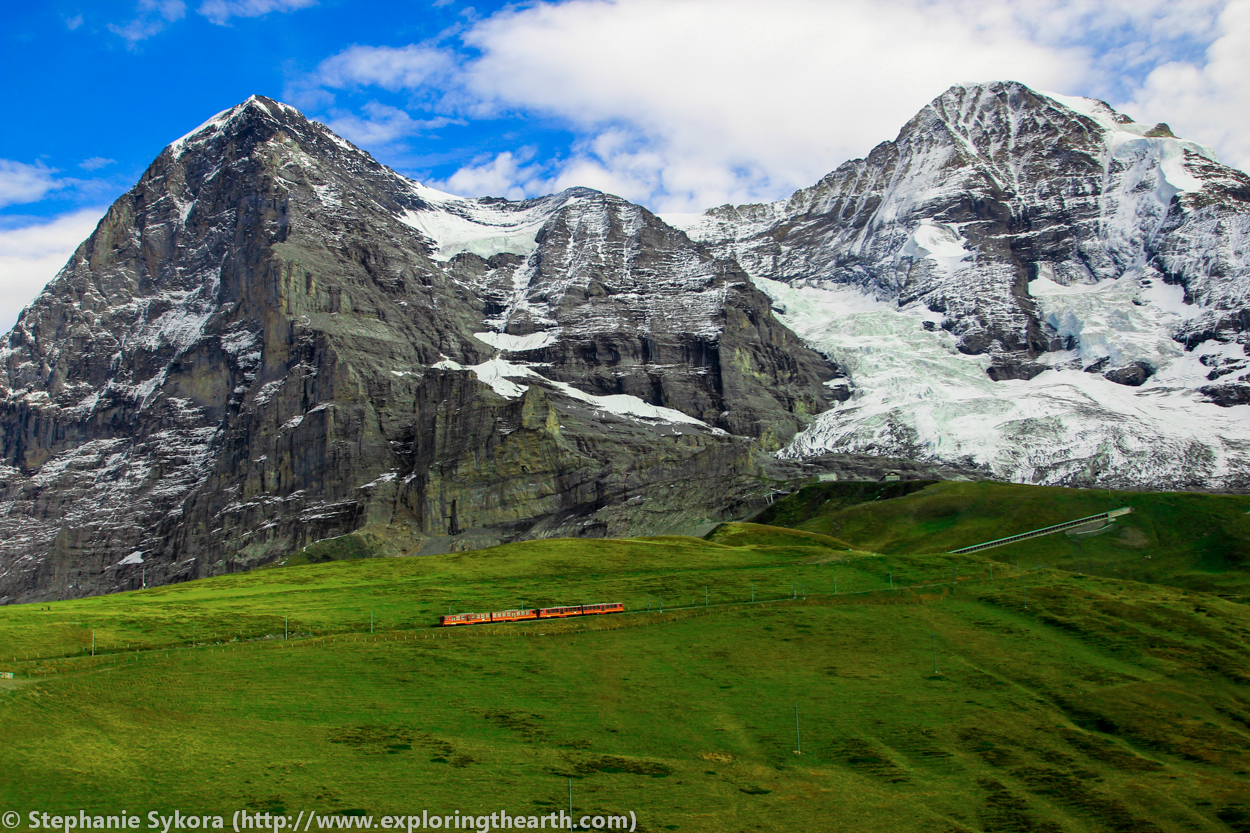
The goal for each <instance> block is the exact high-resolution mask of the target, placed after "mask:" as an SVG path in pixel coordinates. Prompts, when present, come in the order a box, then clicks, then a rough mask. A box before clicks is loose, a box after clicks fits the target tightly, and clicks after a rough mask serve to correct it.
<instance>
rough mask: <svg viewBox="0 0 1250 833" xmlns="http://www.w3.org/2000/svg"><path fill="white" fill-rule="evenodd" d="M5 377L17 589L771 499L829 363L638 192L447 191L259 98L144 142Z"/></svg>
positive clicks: (620, 527) (67, 587)
mask: <svg viewBox="0 0 1250 833" xmlns="http://www.w3.org/2000/svg"><path fill="white" fill-rule="evenodd" d="M0 368H2V369H0V464H2V465H0V490H3V495H4V498H3V499H4V501H5V502H6V503H5V505H6V512H5V513H4V515H3V519H0V527H2V528H3V533H4V534H3V538H4V544H3V545H0V596H2V597H3V598H4V599H6V600H9V601H13V600H24V599H35V598H47V597H67V596H77V595H83V594H89V593H98V592H107V591H111V590H118V589H125V588H130V587H135V586H137V585H138V584H140V583H141V582H143V581H146V582H147V583H148V584H157V583H163V582H169V581H176V580H181V579H184V578H191V577H196V576H204V575H212V574H217V573H222V572H229V571H233V570H239V569H247V568H249V567H252V566H255V565H258V564H264V563H269V562H272V561H274V560H275V559H278V558H281V557H283V556H285V555H288V554H289V553H291V552H292V551H293V550H296V549H298V548H299V547H301V546H303V545H305V544H308V543H310V542H313V541H318V540H322V539H326V538H332V537H335V536H339V535H343V534H345V533H348V532H353V531H361V532H362V534H363V535H365V536H366V537H367V538H368V539H369V540H370V541H372V544H371V546H374V547H375V548H376V550H377V551H378V552H389V553H406V552H435V551H442V550H446V549H449V548H463V547H468V546H480V545H486V544H491V543H498V542H502V541H507V540H513V539H516V538H519V537H525V536H533V535H557V534H563V535H604V534H634V533H640V532H651V531H657V530H664V529H686V528H693V527H692V525H693V526H697V525H698V524H699V523H703V522H707V521H708V520H715V519H717V518H719V517H722V516H723V515H724V513H725V512H726V511H730V510H729V507H731V506H733V505H735V504H736V503H737V502H740V501H741V500H747V499H749V498H748V495H749V494H754V493H757V492H759V487H758V486H757V485H756V483H757V480H756V477H757V475H758V472H759V470H760V465H761V457H760V455H761V454H762V453H763V451H765V450H769V449H775V448H779V447H780V446H781V445H783V444H784V443H785V442H787V441H789V439H791V438H792V437H793V435H794V434H795V432H796V431H797V430H799V429H800V428H801V427H802V426H803V425H805V424H806V423H807V422H808V421H809V420H810V418H811V416H812V415H813V414H815V413H817V412H819V411H820V410H823V409H824V408H825V407H827V405H828V403H830V402H832V401H833V396H834V392H833V391H831V389H830V388H829V387H827V386H825V385H824V384H823V383H824V382H825V381H828V380H829V379H831V378H832V377H833V376H835V375H836V372H837V371H836V368H834V367H833V366H832V365H831V364H830V363H829V362H828V361H827V360H825V359H823V358H822V357H820V356H819V355H818V354H816V353H814V352H813V351H811V350H810V349H808V348H806V347H804V346H803V345H802V343H801V342H800V341H799V340H798V339H797V338H796V337H795V336H794V335H793V334H792V333H791V332H789V330H787V329H786V328H785V327H784V326H783V325H781V324H780V323H779V322H777V320H776V319H775V317H774V316H773V314H772V312H771V309H770V302H769V300H768V299H767V297H766V296H764V295H763V294H761V293H760V292H759V291H758V290H756V289H755V288H754V287H752V286H751V284H750V282H749V281H748V280H747V279H746V277H745V275H744V274H743V273H742V272H741V270H739V269H738V267H737V265H736V264H734V263H733V262H724V261H719V260H716V259H715V258H713V257H711V256H710V255H708V254H707V253H705V252H703V251H702V250H700V249H699V248H698V247H697V246H696V245H695V244H693V243H692V242H691V241H690V240H689V238H687V237H686V236H685V235H684V234H683V233H681V232H679V231H675V230H673V229H671V228H670V227H668V226H666V225H665V224H664V223H662V222H661V221H659V220H658V219H657V218H656V217H654V216H653V215H651V214H650V213H649V212H646V211H645V210H644V209H642V208H640V207H638V206H634V205H631V204H629V203H626V202H624V201H623V200H620V199H618V198H615V197H610V196H608V195H605V194H601V193H599V192H596V191H592V190H590V189H571V190H569V191H565V192H563V193H561V194H556V195H553V196H550V197H543V198H539V199H533V200H525V201H520V202H513V201H507V200H499V199H489V198H488V199H462V198H459V197H454V196H452V195H449V194H444V193H441V192H439V191H437V190H434V189H431V188H428V187H426V186H423V185H421V184H419V183H416V182H413V181H411V180H408V179H406V178H404V177H402V176H400V175H398V174H396V173H394V172H393V171H391V170H389V169H387V168H385V167H384V166H382V165H379V164H378V163H377V162H376V161H375V160H373V159H372V158H371V157H370V156H369V155H368V154H366V153H364V152H363V151H361V150H359V149H358V148H356V147H354V146H352V145H351V144H349V143H348V142H345V141H344V140H342V139H340V138H339V137H337V136H335V135H334V134H333V133H332V132H331V131H330V130H329V129H328V128H326V127H325V126H323V125H320V124H317V123H315V122H311V121H308V120H307V119H305V118H304V117H303V116H302V115H300V114H299V113H298V112H297V111H296V110H294V109H293V108H291V107H288V106H286V105H284V104H281V103H279V102H276V101H273V100H272V99H267V98H263V97H259V96H258V97H253V98H251V99H248V100H247V101H246V102H244V103H242V104H240V105H239V106H237V107H234V108H232V109H230V110H227V111H225V112H223V113H221V114H219V115H217V116H215V117H214V118H213V119H211V120H210V121H208V122H206V123H205V124H204V125H202V126H201V127H199V128H197V129H196V130H194V131H192V132H191V133H190V134H188V135H187V136H185V137H183V138H182V139H179V140H178V141H176V142H173V143H172V144H170V145H169V146H168V147H167V148H165V150H164V151H162V153H161V154H160V155H159V156H158V157H157V159H156V160H155V161H154V162H153V163H152V165H151V166H150V167H149V169H148V170H147V171H146V172H145V174H144V175H143V177H142V178H141V180H140V181H139V182H138V183H137V184H136V185H135V187H134V188H132V189H131V190H130V191H129V192H128V193H126V194H125V195H124V196H123V197H122V198H120V199H119V200H118V201H117V202H116V203H115V204H114V205H113V206H112V207H111V208H110V209H109V211H108V213H107V215H106V216H105V217H104V219H103V220H102V221H101V222H100V224H99V226H98V228H97V229H96V231H95V232H94V233H93V234H92V236H91V237H90V238H89V239H88V240H87V241H86V242H84V243H83V244H82V246H80V247H79V249H78V251H77V252H75V254H74V256H73V258H72V259H71V260H70V262H69V263H68V264H67V265H66V267H65V268H64V269H63V270H62V271H61V273H60V274H59V275H57V277H56V278H55V279H54V280H53V281H51V282H50V283H49V284H48V286H47V287H46V288H45V290H44V291H43V292H42V293H41V294H40V295H39V297H38V298H36V299H35V301H34V302H32V304H31V305H30V306H29V307H28V308H27V309H26V310H25V311H24V312H23V313H22V316H21V318H20V320H19V321H18V323H17V325H16V326H15V327H14V329H13V331H12V332H11V333H10V334H9V337H8V340H7V343H6V346H5V347H4V348H3V350H0ZM677 484H682V485H681V490H680V492H678V490H677V489H676V485H677ZM750 499H758V498H750Z"/></svg>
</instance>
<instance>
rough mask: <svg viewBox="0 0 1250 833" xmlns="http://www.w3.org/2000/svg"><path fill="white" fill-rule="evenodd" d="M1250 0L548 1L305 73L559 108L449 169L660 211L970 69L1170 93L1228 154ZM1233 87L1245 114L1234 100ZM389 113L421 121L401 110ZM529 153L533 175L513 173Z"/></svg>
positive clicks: (836, 152) (740, 198)
mask: <svg viewBox="0 0 1250 833" xmlns="http://www.w3.org/2000/svg"><path fill="white" fill-rule="evenodd" d="M1247 3H1250V0H998V2H989V0H839V2H837V3H830V2H828V0H774V2H771V3H769V4H767V5H765V4H761V3H759V2H757V0H566V1H565V2H559V3H552V2H536V3H531V4H527V5H525V6H521V7H516V6H513V7H507V8H505V9H504V10H503V11H500V12H497V13H496V14H494V15H493V16H491V17H488V18H485V19H482V20H479V21H477V22H475V23H473V24H471V25H470V26H469V27H468V28H467V29H465V30H464V31H463V32H461V33H460V34H459V38H460V40H461V41H462V43H463V46H464V47H466V48H465V49H464V50H463V51H460V52H457V51H456V50H454V49H452V48H450V47H446V48H436V47H433V46H430V45H428V44H426V45H411V46H407V47H371V46H355V47H352V48H351V49H348V50H346V51H344V52H342V53H340V54H338V55H335V56H333V57H331V58H329V59H327V60H325V61H323V62H322V63H321V65H320V66H319V67H318V68H317V71H316V72H314V73H312V74H311V75H310V77H309V78H308V79H306V80H305V87H304V90H305V93H306V95H307V97H306V99H305V100H306V101H308V102H309V103H313V102H316V103H318V104H321V105H325V104H326V103H327V102H328V101H331V100H333V97H334V96H333V93H332V92H331V91H332V90H359V89H360V88H367V87H369V86H375V87H381V88H383V89H386V90H389V91H392V92H398V91H402V92H403V93H405V94H408V95H409V96H410V97H409V99H408V102H407V104H406V106H407V108H408V109H409V110H412V111H413V112H415V111H416V110H417V109H420V108H424V109H427V110H431V111H434V112H441V113H455V114H459V115H461V116H464V117H468V118H475V119H489V118H496V117H505V116H506V117H517V116H520V117H541V118H544V119H548V120H552V121H553V123H555V124H559V125H561V126H564V127H566V128H569V129H571V130H572V131H573V132H574V134H575V136H576V138H575V140H574V142H573V143H572V146H571V147H568V148H558V149H555V150H554V151H553V152H549V153H548V156H547V158H545V159H537V160H534V161H533V162H530V163H528V164H526V165H517V166H515V168H512V169H510V168H509V166H508V164H507V159H508V157H505V156H503V152H507V151H509V150H511V149H507V148H506V147H505V148H495V149H493V151H492V152H493V154H494V156H493V157H489V156H488V157H486V159H485V160H483V159H478V160H475V161H474V162H473V163H471V164H470V165H468V166H466V167H465V168H464V169H463V170H462V171H460V172H457V174H453V175H452V176H450V177H448V179H447V180H446V182H447V183H448V184H451V183H454V182H463V183H466V184H477V185H479V186H481V185H482V184H485V183H490V184H492V186H493V187H494V188H495V190H496V191H499V192H504V193H512V192H514V191H515V190H516V189H521V190H524V191H525V192H526V193H528V194H532V193H533V191H532V190H531V189H534V188H540V187H542V188H549V187H563V186H566V185H574V184H584V185H590V186H592V187H599V188H602V189H604V190H609V191H613V192H615V193H618V194H620V195H621V196H625V197H627V198H630V199H634V200H637V201H640V202H644V203H646V204H647V205H649V206H650V207H652V208H653V209H656V210H668V211H676V210H691V209H697V208H702V207H706V206H708V205H715V204H719V203H723V202H750V201H757V200H769V199H777V198H779V197H783V196H785V195H787V194H788V193H789V192H790V191H792V190H793V189H795V188H798V187H802V186H805V185H810V184H811V183H813V182H815V181H816V180H817V179H818V178H819V177H821V176H823V175H824V174H826V173H828V172H829V171H831V170H832V169H833V168H835V167H836V166H837V165H838V164H840V163H841V162H843V161H845V160H846V159H848V158H852V157H856V156H862V155H864V154H866V153H867V152H868V151H869V150H870V149H871V148H872V147H873V146H874V145H876V144H877V143H878V142H881V141H884V140H886V139H890V138H893V137H894V135H895V134H896V133H897V131H898V129H899V128H900V127H901V126H902V125H903V124H904V123H905V122H906V121H907V120H908V119H909V118H911V116H913V115H914V114H915V113H916V112H917V111H918V110H919V109H920V108H922V107H923V106H924V105H925V104H926V103H928V102H929V101H930V100H932V99H933V98H934V97H936V96H937V95H939V94H941V93H942V92H943V91H944V90H945V89H946V88H947V87H949V86H950V85H951V84H953V83H959V82H980V81H993V80H1016V81H1021V82H1024V83H1025V84H1028V85H1030V86H1033V87H1037V88H1041V89H1047V90H1054V91H1056V92H1064V93H1068V94H1074V95H1095V96H1099V97H1103V98H1107V99H1109V100H1112V101H1123V100H1129V101H1132V102H1136V103H1141V104H1142V105H1143V106H1142V107H1140V108H1137V109H1139V110H1145V111H1149V112H1153V111H1154V110H1156V109H1157V110H1159V111H1160V112H1162V111H1167V112H1166V113H1165V114H1163V115H1160V116H1152V120H1160V121H1162V120H1168V121H1171V122H1173V126H1174V127H1176V126H1177V125H1183V126H1184V131H1183V132H1185V133H1186V134H1189V135H1188V136H1187V137H1188V138H1193V139H1195V140H1197V141H1205V142H1207V143H1209V144H1215V145H1216V146H1217V149H1218V150H1222V151H1223V152H1224V153H1225V155H1226V156H1227V155H1228V150H1227V148H1229V147H1239V146H1240V145H1238V142H1242V143H1245V142H1250V123H1247V120H1250V115H1247V114H1250V108H1247V107H1245V106H1244V103H1245V101H1246V96H1248V95H1250V92H1248V91H1247V90H1248V89H1250V85H1246V84H1244V83H1243V82H1244V79H1245V78H1247V77H1250V73H1247V72H1246V70H1247V68H1248V67H1247V64H1246V60H1247V59H1246V58H1244V57H1243V56H1244V55H1247V54H1250V42H1247V39H1246V37H1245V35H1244V32H1245V29H1246V27H1247V26H1250V24H1245V25H1243V24H1244V23H1245V14H1243V13H1241V12H1239V11H1238V10H1239V9H1244V8H1245V7H1246V5H1247ZM1239 21H1241V23H1239ZM1239 27H1240V28H1239ZM1239 32H1241V33H1242V34H1238V33H1239ZM1146 79H1148V82H1147V83H1146V84H1145V86H1143V81H1144V80H1146ZM1230 104H1231V105H1235V106H1237V108H1238V109H1237V113H1236V114H1230V113H1228V112H1221V111H1222V110H1225V109H1226V108H1227V106H1228V105H1230ZM1156 105H1157V106H1156ZM1189 109H1192V111H1193V113H1192V115H1191V116H1189V117H1187V118H1185V119H1182V118H1180V117H1178V114H1181V115H1183V114H1184V113H1185V112H1186V111H1187V110H1189ZM1133 115H1135V116H1137V117H1138V118H1142V116H1141V114H1140V113H1137V112H1134V113H1133ZM340 118H342V116H341V115H340ZM418 123H420V122H419V120H418V119H413V124H418ZM1190 124H1192V125H1193V129H1192V130H1190V129H1189V125H1190ZM387 125H389V126H391V127H393V128H394V130H395V131H402V129H403V123H402V121H401V120H399V119H397V118H391V119H390V120H389V121H388V122H387ZM384 132H385V133H386V136H385V138H386V141H388V142H393V141H395V140H396V136H397V135H398V133H397V132H391V131H384ZM1179 132H1182V131H1179V130H1178V133H1179ZM366 144H367V143H366ZM1246 152H1247V153H1250V149H1247V151H1246ZM1243 156H1244V154H1243ZM1236 158H1238V159H1240V158H1243V157H1242V156H1238V157H1236ZM1243 164H1244V163H1243ZM536 165H541V166H543V167H544V168H545V171H544V174H543V175H542V176H538V175H536V174H535V171H534V168H535V166H536ZM509 170H513V172H514V174H515V177H516V178H514V179H513V180H512V181H511V182H510V183H503V182H501V181H500V180H499V177H501V176H507V175H508V172H509ZM505 185H506V186H507V187H504V186H505Z"/></svg>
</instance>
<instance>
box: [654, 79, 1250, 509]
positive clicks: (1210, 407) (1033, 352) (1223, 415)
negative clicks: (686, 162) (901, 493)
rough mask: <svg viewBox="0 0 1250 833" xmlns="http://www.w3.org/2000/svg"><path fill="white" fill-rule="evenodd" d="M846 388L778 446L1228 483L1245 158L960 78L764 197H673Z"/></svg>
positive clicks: (1239, 346) (1044, 471)
mask: <svg viewBox="0 0 1250 833" xmlns="http://www.w3.org/2000/svg"><path fill="white" fill-rule="evenodd" d="M668 219H670V220H671V222H673V223H675V224H677V225H679V226H681V227H683V228H685V229H686V230H687V232H688V233H689V234H690V235H691V236H692V237H693V238H695V239H696V240H699V241H701V242H703V243H704V244H705V245H707V246H709V248H710V249H711V250H712V251H713V252H714V253H715V254H717V255H719V256H721V257H726V258H728V257H733V258H735V259H737V260H738V261H739V263H740V264H741V265H742V266H743V267H744V268H745V269H746V271H747V272H748V273H749V274H750V275H751V277H752V280H753V281H754V282H755V283H756V284H757V285H758V286H760V287H761V288H763V289H764V290H765V291H766V292H767V293H768V294H769V295H770V297H772V298H773V300H774V304H775V306H776V309H777V310H778V311H779V312H780V313H781V316H780V317H781V318H782V320H783V321H784V322H785V323H787V324H788V325H789V326H791V327H792V328H793V329H794V330H795V331H796V332H797V333H799V334H800V335H801V336H803V337H804V340H805V342H806V343H807V344H809V345H810V346H813V347H815V348H817V349H818V350H820V351H821V352H823V353H824V354H825V355H826V356H828V357H829V358H831V359H832V360H834V361H836V362H837V363H838V364H839V365H840V366H841V367H842V368H843V370H844V371H845V372H846V373H847V374H848V376H849V380H848V381H849V383H850V385H851V386H852V387H853V389H854V390H855V395H854V397H852V398H850V399H849V400H847V401H844V402H843V403H842V404H840V405H838V406H836V407H835V408H834V409H832V410H831V411H829V412H827V413H826V414H824V415H822V416H821V417H820V419H819V420H818V421H817V423H816V424H815V425H813V426H812V428H811V429H809V430H807V431H806V432H804V433H803V434H802V435H800V437H799V438H798V439H797V440H796V441H795V442H794V443H792V444H791V445H790V446H788V447H787V448H786V449H785V451H784V452H783V453H784V454H790V455H799V456H808V455H813V454H817V455H818V454H822V453H825V452H851V453H872V454H885V455H899V456H908V457H912V458H915V459H926V460H931V461H944V462H946V463H950V464H954V465H960V466H969V467H974V468H978V467H979V468H982V469H988V470H989V471H991V472H993V473H994V474H995V475H996V476H1000V477H1004V478H1008V479H1013V480H1023V481H1026V482H1047V483H1072V484H1078V483H1116V484H1119V485H1126V486H1133V485H1136V486H1149V487H1178V488H1244V487H1245V486H1247V485H1248V480H1250V476H1248V475H1250V468H1248V465H1247V457H1246V454H1247V450H1248V449H1250V432H1248V431H1247V428H1246V423H1247V419H1246V417H1245V415H1244V413H1241V412H1240V411H1239V410H1238V409H1236V408H1232V409H1228V408H1221V407H1219V406H1230V405H1240V404H1245V403H1246V402H1250V387H1248V384H1250V361H1247V357H1246V345H1247V343H1248V342H1250V334H1248V333H1247V331H1246V325H1247V323H1250V312H1248V311H1247V310H1248V307H1250V303H1248V300H1247V292H1248V291H1250V280H1248V278H1247V275H1248V274H1250V263H1247V254H1246V253H1247V251H1250V178H1248V177H1246V175H1245V174H1243V173H1241V172H1240V171H1236V170H1233V169H1230V168H1226V167H1223V166H1221V165H1219V164H1218V163H1217V162H1216V161H1215V159H1214V154H1213V153H1211V151H1209V150H1207V149H1206V148H1203V147H1201V146H1200V145H1196V144H1194V143H1192V142H1186V141H1183V140H1180V139H1177V138H1175V137H1174V136H1173V135H1172V134H1171V131H1170V130H1168V128H1167V126H1166V125H1153V126H1152V125H1143V124H1137V123H1135V122H1133V121H1132V120H1131V119H1129V118H1127V117H1125V116H1123V115H1121V114H1118V113H1115V112H1114V111H1112V110H1111V109H1110V108H1109V107H1107V106H1106V105H1105V104H1103V103H1102V102H1097V101H1093V100H1089V99H1074V98H1068V97H1063V96H1053V95H1046V94H1041V93H1037V92H1034V91H1032V90H1030V89H1028V88H1027V87H1024V86H1022V85H1020V84H1013V83H998V84H987V85H979V86H958V87H953V88H951V89H950V90H949V91H948V92H946V93H945V94H943V95H942V96H940V97H939V98H938V99H936V100H935V101H934V102H933V103H932V104H930V105H929V106H928V107H926V108H924V110H922V111H921V112H920V113H919V114H917V116H916V117H915V118H913V119H912V120H911V121H910V122H909V123H908V124H907V125H906V126H905V127H904V128H903V130H902V131H901V132H900V133H899V136H898V138H896V139H895V140H894V141H892V142H886V143H884V144H882V145H879V146H878V147H877V148H875V149H874V150H873V151H872V153H871V154H869V156H868V157H867V158H866V159H859V160H854V161H851V162H848V163H846V164H845V165H842V166H841V167H839V168H838V169H837V170H836V171H834V172H833V173H831V174H830V175H828V176H827V177H825V178H824V179H823V180H822V181H821V182H819V183H817V184H816V185H815V186H813V187H811V188H807V189H803V190H800V191H798V192H796V193H795V194H794V196H793V197H791V198H790V199H789V200H785V201H782V202H778V203H773V204H769V205H754V206H738V207H732V206H724V207H721V208H717V209H712V210H709V211H708V212H706V213H705V214H703V215H695V216H681V217H672V218H668Z"/></svg>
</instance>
